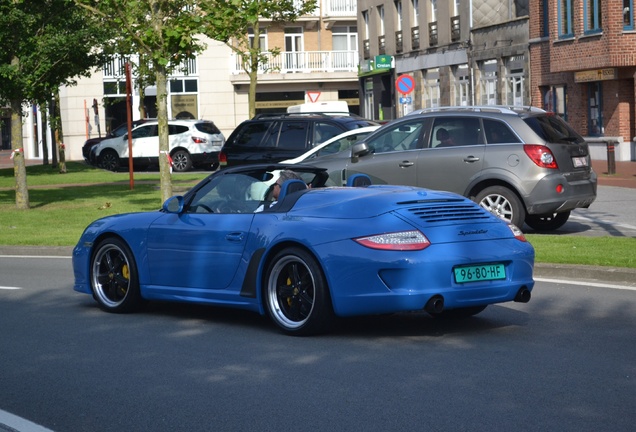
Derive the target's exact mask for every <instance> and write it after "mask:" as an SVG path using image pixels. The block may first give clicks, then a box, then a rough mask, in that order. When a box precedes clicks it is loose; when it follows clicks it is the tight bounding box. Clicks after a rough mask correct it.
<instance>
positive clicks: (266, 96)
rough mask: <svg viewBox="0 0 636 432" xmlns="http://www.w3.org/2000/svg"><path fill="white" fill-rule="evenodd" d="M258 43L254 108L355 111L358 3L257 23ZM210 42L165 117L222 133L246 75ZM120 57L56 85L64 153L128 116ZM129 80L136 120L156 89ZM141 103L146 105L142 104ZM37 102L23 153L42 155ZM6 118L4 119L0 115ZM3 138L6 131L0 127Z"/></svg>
mask: <svg viewBox="0 0 636 432" xmlns="http://www.w3.org/2000/svg"><path fill="white" fill-rule="evenodd" d="M260 26H261V30H263V33H262V35H261V37H260V43H261V46H262V47H265V48H274V47H278V48H279V49H280V51H281V54H280V55H279V56H276V57H270V59H269V62H268V63H267V65H266V67H263V69H262V70H260V71H259V76H258V85H257V89H256V112H257V113H266V112H284V111H285V109H286V108H287V107H288V106H291V105H296V104H301V103H305V102H324V101H333V100H345V101H347V102H348V104H349V108H350V110H351V111H352V112H359V100H360V97H359V87H358V52H357V50H358V41H357V38H358V35H357V2H356V1H355V0H319V1H318V8H317V9H316V10H315V12H314V13H313V14H311V15H308V16H303V17H301V18H300V19H299V20H298V21H296V22H294V23H286V24H279V23H273V22H271V21H265V20H264V21H262V22H261V23H260ZM205 42H206V44H207V48H206V50H205V51H204V52H202V53H199V55H198V56H197V58H196V59H195V60H192V61H189V62H188V63H187V64H185V65H184V66H185V68H184V71H182V72H178V73H176V74H175V75H173V76H172V77H171V78H170V80H169V83H168V87H169V88H168V91H169V95H168V116H169V118H199V119H207V120H212V121H214V122H215V123H216V125H217V126H218V127H219V129H221V131H222V132H223V133H224V134H225V135H226V137H227V136H228V135H229V134H230V133H231V132H232V131H233V130H234V128H235V127H236V126H237V125H238V124H239V123H241V122H242V121H243V120H246V119H247V118H248V88H249V78H248V75H247V73H246V72H245V71H244V70H242V69H241V67H240V61H239V60H238V58H237V55H236V54H234V53H233V52H232V50H231V49H230V48H229V47H228V46H227V45H225V44H224V43H222V42H218V41H214V40H205ZM124 66H125V60H123V59H120V58H115V59H113V60H112V61H111V62H110V63H109V64H107V65H105V66H104V67H103V68H102V69H100V70H98V71H95V73H94V74H93V75H92V76H91V77H90V78H82V79H80V80H78V82H77V85H75V86H72V87H65V88H63V89H62V90H61V92H60V109H61V113H62V121H63V132H64V144H65V146H66V157H67V159H69V160H81V159H82V152H81V149H82V145H83V144H84V141H85V140H86V139H87V138H88V137H97V136H104V134H106V133H108V131H110V130H111V129H112V128H115V127H117V126H118V125H119V124H121V123H124V122H125V121H126V111H127V106H126V82H125V73H124V71H125V67H124ZM137 87H138V86H137V85H136V84H134V85H133V89H134V91H133V97H132V103H131V105H132V116H133V119H138V118H141V117H150V118H152V117H155V116H156V108H155V105H156V88H154V87H152V86H149V87H146V88H145V89H144V92H143V94H140V92H139V91H138V89H137ZM140 107H142V108H143V109H140ZM45 118H46V117H45V116H42V114H41V112H40V110H39V109H38V107H34V108H32V109H29V110H28V115H27V116H25V118H24V129H23V134H24V143H23V147H24V149H25V156H26V157H27V158H30V159H38V158H42V155H43V143H46V142H51V140H50V131H49V128H48V127H47V125H46V124H43V122H45ZM5 121H6V119H4V118H3V122H5ZM2 131H3V140H2V143H3V144H2V145H3V146H4V145H5V143H6V144H7V146H8V147H7V148H10V137H8V136H7V137H5V136H4V134H5V128H2Z"/></svg>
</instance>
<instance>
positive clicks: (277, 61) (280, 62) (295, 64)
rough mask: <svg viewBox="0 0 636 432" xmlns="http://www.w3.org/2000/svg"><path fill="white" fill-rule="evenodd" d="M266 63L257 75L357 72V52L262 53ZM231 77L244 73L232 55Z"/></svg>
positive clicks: (238, 60)
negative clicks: (274, 54) (273, 54)
mask: <svg viewBox="0 0 636 432" xmlns="http://www.w3.org/2000/svg"><path fill="white" fill-rule="evenodd" d="M263 54H264V55H265V56H266V57H267V61H266V62H264V63H263V64H262V65H261V66H260V67H259V70H258V72H259V73H293V72H305V73H309V72H357V71H358V51H300V52H282V53H280V55H277V56H272V55H271V53H263ZM232 57H233V64H234V70H232V74H233V75H238V74H241V73H245V71H244V70H243V68H242V67H241V58H240V56H238V55H236V54H232Z"/></svg>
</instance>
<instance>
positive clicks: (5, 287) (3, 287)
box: [0, 286, 22, 290]
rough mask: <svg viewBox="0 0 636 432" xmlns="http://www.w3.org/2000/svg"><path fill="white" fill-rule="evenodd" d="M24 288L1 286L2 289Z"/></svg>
mask: <svg viewBox="0 0 636 432" xmlns="http://www.w3.org/2000/svg"><path fill="white" fill-rule="evenodd" d="M19 289H22V288H20V287H7V286H0V290H19Z"/></svg>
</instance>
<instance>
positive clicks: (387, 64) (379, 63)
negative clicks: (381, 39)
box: [375, 55, 393, 69]
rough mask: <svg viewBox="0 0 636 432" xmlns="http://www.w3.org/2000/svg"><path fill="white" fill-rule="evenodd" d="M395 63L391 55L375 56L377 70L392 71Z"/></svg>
mask: <svg viewBox="0 0 636 432" xmlns="http://www.w3.org/2000/svg"><path fill="white" fill-rule="evenodd" d="M392 63H393V57H391V56H390V55H379V56H375V68H376V69H391V64H392Z"/></svg>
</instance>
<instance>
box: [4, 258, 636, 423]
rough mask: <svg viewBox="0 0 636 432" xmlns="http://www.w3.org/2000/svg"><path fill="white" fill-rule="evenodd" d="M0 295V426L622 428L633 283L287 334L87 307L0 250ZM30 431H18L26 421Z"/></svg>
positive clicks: (627, 408)
mask: <svg viewBox="0 0 636 432" xmlns="http://www.w3.org/2000/svg"><path fill="white" fill-rule="evenodd" d="M0 287H2V288H0V328H1V329H2V333H1V336H0V410H4V411H2V412H0V423H2V420H3V417H2V416H3V414H5V415H6V414H7V413H11V414H12V415H14V416H18V417H19V418H22V419H26V420H28V421H30V422H33V424H35V425H42V427H44V428H48V429H49V430H53V431H58V432H60V431H94V432H100V431H124V430H125V431H150V430H151V431H155V432H160V431H175V430H179V431H211V430H215V431H219V430H259V431H281V430H294V431H330V432H333V431H334V430H337V431H365V432H366V431H387V430H432V431H442V430H445V431H446V430H452V431H496V430H497V431H498V430H501V431H511V430H515V431H526V430H527V431H537V430H558V431H576V432H581V431H598V430H611V431H613V432H620V431H632V430H633V425H634V424H635V422H636V411H635V410H634V409H633V401H634V400H636V362H635V361H634V359H635V358H636V343H635V342H636V339H635V336H634V329H635V328H636V292H634V289H635V288H631V289H630V288H628V287H624V288H625V289H617V287H614V288H608V287H602V286H594V285H589V284H583V285H576V284H570V283H563V282H558V283H553V282H543V281H539V282H537V285H536V287H535V291H534V292H533V299H532V300H531V302H530V303H527V304H516V303H507V304H504V305H496V306H490V307H488V309H486V311H484V312H483V313H482V314H480V315H478V316H477V317H474V318H470V319H467V320H464V321H459V322H444V321H437V320H433V319H432V318H430V317H429V316H428V315H427V314H425V313H411V314H400V315H392V316H383V317H367V318H357V319H348V320H345V321H342V322H341V323H340V325H339V326H338V327H337V328H336V330H335V331H334V332H333V333H332V334H329V335H326V336H321V337H311V338H296V337H289V336H284V335H282V334H280V333H279V332H278V331H277V330H276V329H275V327H274V326H273V325H271V324H270V323H269V322H268V321H267V320H266V319H264V318H261V317H259V316H258V315H255V314H252V313H247V312H239V311H233V310H227V309H218V308H211V307H200V306H188V305H174V304H163V303H153V304H150V305H149V307H148V308H147V309H146V310H145V311H143V312H141V313H138V314H132V315H114V314H108V313H105V312H102V311H101V310H99V309H98V308H97V306H96V304H95V303H94V302H93V300H92V298H91V297H90V296H87V295H84V294H79V293H75V292H74V291H73V290H72V271H71V262H70V259H68V258H64V257H7V256H0ZM11 288H13V289H11ZM4 418H5V419H6V417H4ZM33 424H31V423H29V424H28V427H25V428H20V429H21V430H22V431H29V432H37V431H39V430H42V429H38V428H37V427H35V426H34V425H33ZM31 428H33V429H31ZM0 430H1V427H0Z"/></svg>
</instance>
